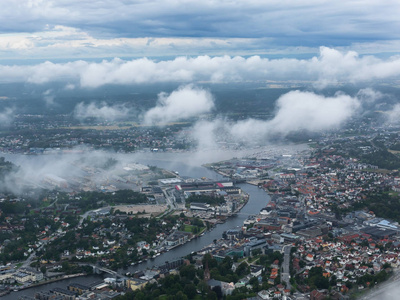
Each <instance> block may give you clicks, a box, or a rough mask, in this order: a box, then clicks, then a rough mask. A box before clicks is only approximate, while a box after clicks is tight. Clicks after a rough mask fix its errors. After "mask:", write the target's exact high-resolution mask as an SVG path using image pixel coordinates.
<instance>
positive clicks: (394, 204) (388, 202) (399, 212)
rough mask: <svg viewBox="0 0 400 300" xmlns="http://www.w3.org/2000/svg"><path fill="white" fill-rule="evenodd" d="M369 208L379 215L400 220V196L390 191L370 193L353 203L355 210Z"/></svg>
mask: <svg viewBox="0 0 400 300" xmlns="http://www.w3.org/2000/svg"><path fill="white" fill-rule="evenodd" d="M363 208H367V209H368V210H370V211H373V212H374V213H375V215H376V216H377V217H380V218H385V219H391V220H394V221H397V222H400V197H399V196H397V195H395V194H392V195H389V192H387V191H386V192H379V193H370V194H368V195H367V197H366V199H365V200H363V201H361V202H356V203H354V204H353V208H352V209H353V210H360V209H363Z"/></svg>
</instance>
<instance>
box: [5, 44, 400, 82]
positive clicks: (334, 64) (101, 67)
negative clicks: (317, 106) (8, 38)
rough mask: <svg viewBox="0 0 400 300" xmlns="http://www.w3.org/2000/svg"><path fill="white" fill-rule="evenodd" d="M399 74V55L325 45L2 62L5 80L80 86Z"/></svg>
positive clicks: (387, 77) (381, 78) (357, 79)
mask: <svg viewBox="0 0 400 300" xmlns="http://www.w3.org/2000/svg"><path fill="white" fill-rule="evenodd" d="M399 79H400V57H399V56H393V57H390V58H387V59H380V58H377V57H374V56H359V55H358V54H357V53H356V52H353V51H350V52H340V51H338V50H336V49H332V48H326V47H321V48H320V54H319V56H315V57H313V58H311V59H308V60H304V59H288V58H282V59H267V58H261V57H259V56H251V57H249V58H245V57H242V56H235V57H230V56H217V57H210V56H198V57H194V58H190V57H177V58H175V59H172V60H165V61H154V60H150V59H147V58H140V59H134V60H130V61H125V60H121V59H118V58H116V59H113V60H110V61H107V60H104V61H102V62H100V63H88V62H86V61H75V62H69V63H51V62H45V63H42V64H38V65H33V66H5V65H2V66H0V81H3V82H11V81H27V82H31V83H35V84H41V83H46V82H53V81H62V82H66V83H68V84H71V83H72V82H79V83H80V85H81V87H85V88H96V87H99V86H102V85H105V84H122V85H124V84H125V85H127V84H142V83H159V82H175V83H177V82H178V83H182V82H186V83H194V82H202V81H207V82H212V83H219V82H224V83H230V82H240V81H242V82H243V81H268V82H289V83H290V82H295V83H308V84H309V83H313V84H314V86H315V87H318V88H323V87H326V86H328V85H337V84H340V83H353V84H357V83H360V82H372V81H376V80H378V81H388V80H395V81H396V80H397V81H398V80H399Z"/></svg>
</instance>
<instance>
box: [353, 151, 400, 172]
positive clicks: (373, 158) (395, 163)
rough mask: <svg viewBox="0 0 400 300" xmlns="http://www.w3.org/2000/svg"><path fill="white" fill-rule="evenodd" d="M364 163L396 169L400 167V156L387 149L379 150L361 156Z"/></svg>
mask: <svg viewBox="0 0 400 300" xmlns="http://www.w3.org/2000/svg"><path fill="white" fill-rule="evenodd" d="M361 159H362V161H363V162H364V163H367V164H370V165H375V166H378V167H379V168H381V169H388V170H394V169H398V168H400V158H399V157H397V156H396V155H394V154H392V153H390V152H389V151H387V150H378V151H376V152H372V153H369V154H364V155H362V156H361Z"/></svg>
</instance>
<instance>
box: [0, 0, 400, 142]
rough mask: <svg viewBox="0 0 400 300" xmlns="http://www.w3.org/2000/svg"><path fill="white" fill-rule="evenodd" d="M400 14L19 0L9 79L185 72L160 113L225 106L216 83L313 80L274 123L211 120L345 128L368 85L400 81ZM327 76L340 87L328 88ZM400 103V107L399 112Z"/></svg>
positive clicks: (169, 77)
mask: <svg viewBox="0 0 400 300" xmlns="http://www.w3.org/2000/svg"><path fill="white" fill-rule="evenodd" d="M399 15H400V1H398V0H362V1H361V0H347V1H331V0H297V1H293V0H290V1H289V0H268V1H265V0H247V1H236V0H219V1H213V0H203V1H188V0H169V1H161V0H7V1H3V2H2V9H1V10H0V20H1V22H0V83H3V84H4V83H8V82H24V83H30V84H33V85H43V84H48V83H49V84H51V83H52V82H61V83H63V84H64V90H74V89H88V90H90V89H96V88H99V87H101V86H104V85H108V84H113V85H127V86H128V85H129V86H135V85H136V86H137V85H142V84H158V83H173V84H175V86H176V87H177V88H176V90H175V91H173V92H171V93H170V94H167V93H160V94H159V95H158V98H157V99H156V100H157V104H156V106H155V107H153V108H152V109H150V110H149V111H148V112H146V113H145V114H144V115H143V116H142V120H143V122H144V124H152V125H154V124H160V123H166V122H172V121H175V120H178V119H182V118H193V117H196V116H199V115H201V114H206V113H213V112H215V111H214V109H215V105H214V96H213V95H212V93H210V91H208V90H206V89H204V86H205V84H210V83H211V84H213V83H228V84H235V83H238V82H240V83H246V82H257V83H260V84H261V86H262V85H264V86H265V87H269V88H274V87H290V88H293V87H296V86H301V85H302V86H307V87H311V92H310V93H303V92H298V91H297V92H296V91H294V92H293V93H288V94H287V95H283V96H281V97H280V98H279V99H277V102H276V108H275V115H274V117H273V118H272V119H271V120H270V121H268V122H266V123H265V122H264V123H262V124H260V123H259V122H258V121H257V120H253V119H249V120H245V121H244V122H238V123H237V124H231V123H229V121H227V120H223V119H221V118H218V119H217V120H215V121H213V122H211V123H206V122H203V123H202V124H201V125H202V126H204V127H202V128H208V129H209V130H214V131H216V132H217V131H221V130H222V129H224V130H226V131H228V132H231V134H234V135H236V136H238V137H240V138H248V137H251V135H250V134H249V131H252V130H253V128H259V129H260V132H259V134H262V135H267V134H268V132H271V130H270V128H274V132H276V133H279V132H286V133H287V132H291V131H292V130H296V129H298V128H299V126H300V128H302V129H305V130H314V129H318V128H319V129H329V128H335V127H337V126H340V125H341V124H343V123H345V121H346V120H348V119H350V118H352V117H353V116H354V115H356V114H359V113H360V109H363V108H364V107H365V105H364V104H363V103H364V102H363V101H364V100H363V99H364V98H363V97H364V96H362V95H363V93H364V94H365V91H369V92H368V93H369V94H371V95H372V94H373V95H374V97H373V98H374V99H378V100H379V99H380V96H379V95H378V94H377V92H376V91H374V90H368V89H365V88H368V87H374V86H377V85H383V84H386V85H387V84H389V85H391V86H393V87H398V86H400V53H399V49H400V30H399V28H400V18H399V17H398V16H399ZM349 84H350V85H358V84H360V93H361V94H360V95H357V96H354V95H353V96H350V95H344V94H341V93H340V87H341V86H343V85H349ZM327 87H334V88H337V91H338V93H337V94H335V95H334V96H331V97H327V96H326V95H325V96H324V95H323V93H322V92H321V90H323V89H324V88H327ZM371 91H372V92H371ZM61 92H62V91H61ZM0 97H2V94H1V89H0ZM1 99H6V98H5V97H2V98H1ZM43 99H44V101H45V102H46V105H47V106H49V107H51V106H52V105H57V101H59V99H58V95H56V94H55V92H54V91H52V90H51V89H49V91H48V92H46V93H44V94H43ZM8 100H10V99H8ZM10 101H11V100H10ZM374 101H375V100H374ZM379 101H380V100H379ZM128 104H129V103H120V104H118V105H109V104H107V103H105V102H101V101H94V102H92V103H83V102H82V103H79V104H78V105H77V106H76V107H75V108H74V110H73V112H72V113H73V114H74V116H75V117H76V118H77V119H78V120H84V119H85V118H87V117H95V118H98V119H106V120H118V119H123V118H126V117H129V116H130V115H131V114H132V112H131V110H130V109H131V108H130V107H131V106H130V105H128ZM302 108H306V109H302ZM399 111H400V109H398V107H393V109H392V110H391V111H390V113H391V114H390V116H392V117H391V120H397V119H398V115H399ZM310 112H311V113H310ZM16 113H17V112H16V111H15V108H14V107H13V106H9V107H8V108H7V109H5V110H3V111H0V123H5V124H8V123H10V122H11V121H10V120H12V115H14V114H16ZM314 115H318V116H321V117H319V118H313V116H314ZM286 120H291V122H286ZM277 124H278V125H279V126H278V125H277ZM200 127H201V126H199V128H200ZM232 130H233V131H234V132H233V131H232ZM253 131H254V130H253ZM199 136H202V134H200V135H199Z"/></svg>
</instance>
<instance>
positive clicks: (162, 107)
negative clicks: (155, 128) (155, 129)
mask: <svg viewBox="0 0 400 300" xmlns="http://www.w3.org/2000/svg"><path fill="white" fill-rule="evenodd" d="M213 108H214V101H213V97H212V95H211V93H210V92H208V91H206V90H204V89H199V88H195V87H193V86H191V85H187V86H184V87H180V88H179V89H177V90H175V91H173V92H172V93H171V94H169V95H168V94H166V93H160V94H159V95H158V102H157V106H156V107H154V108H152V109H150V110H149V111H147V112H146V114H145V115H144V123H145V124H153V125H154V124H165V123H168V122H171V121H177V120H182V119H187V118H191V117H196V116H199V115H201V114H204V113H207V112H210V111H211V110H212V109H213Z"/></svg>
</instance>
